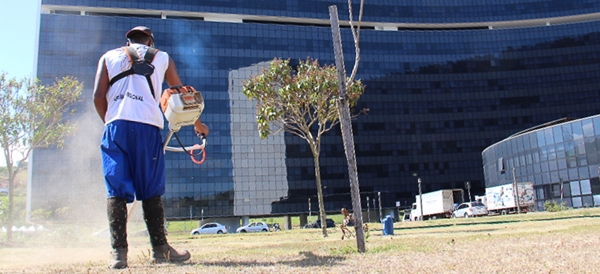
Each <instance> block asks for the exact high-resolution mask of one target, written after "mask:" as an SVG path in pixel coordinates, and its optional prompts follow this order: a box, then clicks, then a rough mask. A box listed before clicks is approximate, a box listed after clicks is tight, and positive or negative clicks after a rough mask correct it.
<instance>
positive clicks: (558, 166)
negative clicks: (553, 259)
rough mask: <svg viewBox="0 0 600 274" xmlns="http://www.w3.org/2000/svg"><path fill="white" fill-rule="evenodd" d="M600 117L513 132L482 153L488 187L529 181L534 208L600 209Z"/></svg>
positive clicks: (548, 124)
mask: <svg viewBox="0 0 600 274" xmlns="http://www.w3.org/2000/svg"><path fill="white" fill-rule="evenodd" d="M599 152H600V115H596V116H591V117H587V118H583V119H577V120H572V119H568V118H563V119H560V120H556V121H553V122H549V123H546V124H543V125H540V126H537V127H534V128H530V129H528V130H524V131H521V132H519V133H516V134H514V135H512V136H510V137H508V138H506V139H504V140H502V141H500V142H498V143H495V144H493V145H491V146H489V147H488V148H486V149H485V150H484V151H483V153H482V156H483V164H484V176H485V185H486V187H493V186H498V185H502V184H507V183H512V182H513V181H514V178H515V177H516V181H517V182H533V184H534V188H535V191H536V193H535V194H536V210H538V211H542V210H544V203H545V202H546V201H555V202H557V203H561V200H562V202H564V203H565V204H566V205H567V206H569V207H574V208H581V207H592V206H600V180H599V179H598V171H599V170H598V168H599V165H600V157H599Z"/></svg>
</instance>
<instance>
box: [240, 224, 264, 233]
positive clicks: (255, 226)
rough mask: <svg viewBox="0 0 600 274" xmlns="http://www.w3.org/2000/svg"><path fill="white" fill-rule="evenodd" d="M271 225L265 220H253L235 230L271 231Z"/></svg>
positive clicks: (242, 231)
mask: <svg viewBox="0 0 600 274" xmlns="http://www.w3.org/2000/svg"><path fill="white" fill-rule="evenodd" d="M269 230H270V229H269V225H268V224H267V223H265V222H252V223H249V224H247V225H245V226H240V227H238V229H236V230H235V232H236V233H246V232H269Z"/></svg>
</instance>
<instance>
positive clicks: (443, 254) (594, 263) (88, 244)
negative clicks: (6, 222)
mask: <svg viewBox="0 0 600 274" xmlns="http://www.w3.org/2000/svg"><path fill="white" fill-rule="evenodd" d="M371 227H372V229H371V231H369V232H368V234H367V235H368V237H367V241H366V248H367V251H366V252H365V253H358V252H357V251H356V246H357V245H356V240H355V238H351V239H350V240H341V233H340V232H339V230H338V229H330V230H329V237H326V238H324V237H322V235H321V233H320V230H319V229H294V230H289V231H282V232H268V233H252V234H227V235H203V236H189V235H187V233H184V232H182V233H171V234H170V235H169V240H170V242H171V243H172V245H173V246H174V247H176V248H177V249H187V250H189V251H190V252H191V253H192V259H191V260H190V261H189V262H186V263H183V264H168V263H167V264H160V265H152V264H149V263H148V262H147V261H148V258H149V247H150V246H149V243H148V240H147V239H146V237H143V236H137V237H136V236H132V237H130V252H129V268H127V269H125V270H120V271H112V270H109V269H108V268H107V267H106V262H107V259H108V254H109V242H108V239H107V238H96V237H83V236H80V237H78V238H77V241H76V243H71V242H72V241H71V242H70V240H69V237H65V238H63V239H62V242H61V241H58V242H56V241H54V242H50V241H46V240H39V241H38V242H36V241H35V240H34V239H32V238H31V239H26V240H23V241H22V242H20V243H12V244H10V245H8V244H6V243H3V244H2V247H1V248H0V273H114V272H117V273H201V272H210V273H278V272H285V273H307V272H309V273H598V272H599V271H600V270H599V269H600V260H599V259H598V256H599V255H598V251H599V247H600V209H589V210H571V212H569V213H568V214H567V213H535V214H524V215H520V216H494V217H483V218H476V219H462V220H460V219H449V220H436V221H427V222H407V223H395V224H394V235H387V236H383V235H382V234H383V233H382V230H381V228H382V227H381V224H377V223H375V224H371Z"/></svg>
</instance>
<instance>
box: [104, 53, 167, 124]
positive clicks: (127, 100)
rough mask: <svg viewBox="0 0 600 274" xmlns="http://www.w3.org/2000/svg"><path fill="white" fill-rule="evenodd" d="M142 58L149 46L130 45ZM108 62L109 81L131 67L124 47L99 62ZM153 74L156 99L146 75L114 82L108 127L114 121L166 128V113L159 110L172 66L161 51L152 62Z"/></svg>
mask: <svg viewBox="0 0 600 274" xmlns="http://www.w3.org/2000/svg"><path fill="white" fill-rule="evenodd" d="M131 46H132V47H133V48H134V49H135V50H136V52H137V53H138V55H139V56H140V58H144V55H145V54H146V51H148V46H146V45H142V44H131ZM102 60H104V61H105V64H106V68H107V70H108V78H109V79H112V78H113V77H115V76H117V75H118V74H119V73H121V72H122V71H126V70H128V69H129V68H130V67H131V63H130V62H129V57H127V53H125V51H124V50H123V48H118V49H113V50H110V51H108V52H106V53H105V54H104V55H103V56H102V58H101V59H100V62H102ZM152 65H154V73H152V75H151V76H150V78H151V79H152V85H153V86H154V97H153V96H152V92H151V91H150V86H149V85H148V80H146V77H145V76H142V75H137V74H132V75H129V76H127V77H124V78H122V79H120V80H118V81H117V82H115V83H114V84H113V85H112V86H111V87H110V88H109V90H108V93H107V94H106V100H107V101H108V109H107V111H106V116H105V117H104V121H106V124H108V123H110V122H112V121H115V120H127V121H133V122H140V123H144V124H149V125H154V126H156V127H158V128H161V129H162V128H163V125H164V120H163V119H164V118H163V113H162V111H161V110H160V108H159V107H158V102H159V100H160V96H161V93H162V84H163V81H164V78H165V72H166V71H167V68H168V67H169V55H168V54H167V53H166V52H163V51H158V52H157V53H156V56H155V57H154V61H152Z"/></svg>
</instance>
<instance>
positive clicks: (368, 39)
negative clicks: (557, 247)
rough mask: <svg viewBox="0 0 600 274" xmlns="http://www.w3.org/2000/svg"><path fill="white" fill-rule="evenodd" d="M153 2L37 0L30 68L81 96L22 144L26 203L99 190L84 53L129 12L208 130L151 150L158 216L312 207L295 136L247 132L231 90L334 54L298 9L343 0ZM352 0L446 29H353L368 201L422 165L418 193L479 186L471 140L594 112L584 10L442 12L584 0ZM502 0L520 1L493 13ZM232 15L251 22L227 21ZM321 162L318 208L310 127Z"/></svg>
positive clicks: (338, 200) (337, 142)
mask: <svg viewBox="0 0 600 274" xmlns="http://www.w3.org/2000/svg"><path fill="white" fill-rule="evenodd" d="M75 2H76V3H75ZM155 2H157V1H143V2H141V1H140V2H137V1H95V2H93V3H92V2H89V3H88V2H86V1H58V0H54V1H43V2H42V10H43V11H44V12H43V14H42V15H41V27H40V36H39V55H38V71H37V75H38V77H39V78H40V79H41V80H42V81H45V82H49V81H52V80H54V78H55V77H59V76H64V75H74V76H76V77H78V78H79V79H80V80H82V81H83V82H84V83H85V95H84V96H83V98H82V99H83V101H82V102H81V103H80V105H79V112H78V115H77V117H76V119H75V120H74V121H76V122H77V123H78V131H77V133H76V135H75V136H73V137H70V139H69V140H68V141H67V143H66V144H65V147H64V148H63V149H62V150H58V149H44V150H36V151H35V152H34V154H33V155H32V158H31V161H32V164H31V176H32V178H31V185H32V187H31V192H32V193H31V194H32V196H31V197H32V207H31V208H32V209H35V208H39V207H59V206H61V205H62V204H63V203H68V202H69V201H74V202H77V201H79V200H81V199H86V200H87V201H88V202H87V203H85V205H78V206H87V205H88V204H90V205H91V204H94V203H102V202H103V200H102V199H103V198H104V197H103V196H102V195H101V194H99V193H102V191H103V187H104V185H103V179H102V176H101V166H100V163H99V160H100V156H99V152H98V150H97V149H96V147H97V146H96V145H95V144H96V143H97V142H98V140H99V139H100V135H101V132H102V128H103V126H102V124H101V122H100V119H98V117H97V114H96V113H95V110H94V108H93V105H92V103H91V102H92V100H91V92H92V85H93V84H92V83H93V82H94V74H95V70H96V65H97V60H98V58H99V57H100V56H101V55H102V54H103V53H104V52H105V51H107V50H110V49H112V48H115V47H118V46H122V45H124V43H125V38H124V33H125V32H126V31H127V30H129V29H130V28H131V27H132V26H136V25H146V26H149V27H151V28H152V29H153V31H154V35H155V37H156V45H157V47H158V48H159V49H161V50H164V51H166V52H168V53H169V54H170V55H171V56H172V57H173V59H174V60H175V62H176V64H177V66H178V70H179V73H180V75H181V78H182V80H183V82H184V83H186V84H190V85H193V86H194V87H195V88H196V89H197V90H199V91H201V92H202V93H203V96H204V99H205V100H206V108H205V110H204V113H203V116H202V117H203V118H202V120H203V121H204V122H206V123H207V124H208V125H209V126H210V128H211V136H209V139H208V147H207V153H208V158H207V160H206V161H205V163H204V164H203V165H200V166H196V165H194V164H193V163H192V162H191V161H189V157H187V156H185V155H181V154H177V153H169V154H167V176H168V179H167V188H168V190H167V195H165V196H164V198H165V206H166V207H167V215H168V217H169V218H189V217H193V218H198V217H199V216H200V215H201V214H204V215H203V216H204V217H209V216H223V217H228V216H264V215H282V214H304V213H307V211H308V208H309V206H308V200H309V199H310V201H311V203H312V206H311V208H312V210H313V211H316V210H317V209H318V206H317V201H316V198H315V195H316V189H315V181H314V180H315V176H314V166H313V159H312V154H311V152H310V149H309V148H308V145H307V144H306V143H305V141H303V140H301V139H300V138H298V137H296V136H292V135H287V134H286V135H277V136H272V137H270V138H269V139H267V140H260V139H259V138H258V133H257V131H256V125H255V120H254V108H253V104H252V102H249V101H248V99H247V98H245V97H244V96H243V95H242V94H241V83H243V81H245V80H246V79H248V77H249V76H250V75H255V74H257V73H259V72H260V69H261V68H263V67H264V66H265V65H266V64H267V63H268V62H269V61H270V60H272V59H273V58H275V57H279V58H285V59H288V58H289V59H291V60H292V62H297V60H298V59H306V58H307V57H311V58H316V59H318V60H319V61H320V62H321V63H322V64H332V63H334V55H333V46H332V39H331V29H330V28H329V27H328V26H323V25H319V24H315V22H314V21H311V18H314V17H318V18H321V19H324V20H327V21H328V15H327V13H328V11H327V6H328V5H331V4H336V5H338V8H339V9H340V18H343V17H345V16H347V15H346V14H347V10H345V9H346V8H347V7H346V5H347V2H346V1H341V0H338V1H303V2H302V4H299V2H298V1H279V0H277V1H260V3H261V4H260V5H259V4H257V5H256V6H253V7H252V9H245V8H243V7H244V6H243V5H246V4H245V3H246V2H247V1H243V3H242V1H237V2H236V1H202V4H197V1H179V2H178V3H176V4H164V3H155ZM238 2H239V4H238ZM292 2H294V3H292ZM367 2H368V3H367V6H366V7H365V20H367V19H366V18H369V20H371V21H372V22H371V23H372V24H375V25H376V24H377V22H383V23H385V22H397V23H398V24H401V23H405V22H420V23H424V22H441V23H447V24H448V28H440V29H429V30H428V29H423V28H415V29H401V28H397V29H396V30H391V31H390V29H389V28H383V29H379V28H365V29H363V30H362V32H361V41H360V46H361V61H360V67H359V70H358V75H357V78H358V79H361V80H362V81H363V82H364V83H365V85H366V91H365V94H364V95H363V97H362V98H361V99H360V101H359V104H358V106H357V108H359V109H362V108H369V109H370V112H369V114H368V115H363V116H360V117H359V118H358V119H357V120H355V121H353V131H354V139H355V147H356V156H357V162H358V173H359V181H360V189H361V196H362V198H363V208H367V204H366V203H367V199H366V198H367V197H370V200H369V201H375V200H378V199H379V198H378V197H381V204H382V206H383V207H384V208H395V206H396V202H400V204H401V205H402V206H405V205H409V204H411V203H412V202H413V201H414V199H415V198H414V197H415V195H416V194H417V193H418V187H417V179H416V177H419V178H421V179H422V182H423V192H428V191H434V190H438V189H442V188H463V187H464V185H465V182H466V181H469V182H471V193H473V194H474V195H475V194H482V193H483V192H484V189H485V185H486V184H485V180H484V172H483V168H482V163H481V152H482V151H483V150H484V149H485V148H486V147H488V146H490V145H492V144H494V143H496V142H498V141H500V140H502V139H504V138H505V137H506V136H509V135H511V134H513V133H514V132H518V131H521V130H524V129H527V128H530V127H533V126H535V125H539V124H543V123H546V122H548V121H552V120H556V119H559V118H562V117H573V118H583V117H588V116H592V115H595V114H597V113H598V108H597V106H598V105H599V104H600V96H599V95H600V94H599V92H598V90H600V80H599V79H600V32H599V31H598V30H599V29H600V21H598V20H585V21H581V22H571V23H568V24H567V23H565V24H558V25H554V24H550V25H543V26H535V25H521V26H519V27H513V28H502V29H498V28H491V29H490V28H472V29H456V28H453V26H454V25H452V23H455V22H457V21H460V20H462V21H461V22H465V21H470V22H475V21H476V20H486V21H487V20H490V21H491V20H494V21H498V22H500V21H510V20H514V19H519V20H522V19H528V18H538V19H539V18H542V19H543V18H550V17H549V16H563V15H573V16H576V17H577V16H581V17H582V18H591V17H594V16H595V13H596V12H598V5H599V4H598V3H597V2H596V1H570V2H569V4H566V3H554V2H556V1H554V2H548V1H525V0H523V1H487V2H489V3H485V2H482V1H443V2H444V3H446V4H444V5H441V6H439V5H438V6H435V5H429V6H428V5H425V4H423V2H422V1H383V0H380V1H374V2H373V1H367ZM396 2H400V3H399V4H396ZM413 2H415V3H413ZM417 2H418V3H417ZM441 2H442V1H440V3H441ZM253 3H256V1H253ZM283 3H285V5H284V4H283ZM428 3H431V1H428ZM229 5H231V6H229ZM295 5H296V6H295ZM305 5H306V7H305ZM553 5H558V7H561V8H564V9H559V8H557V7H555V6H553ZM565 5H567V6H569V8H565ZM267 6H268V7H267ZM300 6H302V8H301V7H300ZM309 6H310V7H311V9H309V8H308V7H309ZM319 6H322V7H321V8H317V7H319ZM406 6H411V7H412V9H413V10H414V11H418V12H416V13H413V14H412V15H411V14H403V15H402V16H400V15H398V16H396V15H392V14H390V13H389V12H391V10H393V9H392V8H390V7H394V9H396V8H399V9H400V10H402V11H403V12H406V10H405V9H404V8H402V7H406ZM509 6H510V7H514V8H518V10H521V11H522V12H520V13H515V12H509V11H510V9H508V10H509V11H507V7H509ZM98 7H102V9H100V8H98ZM106 7H110V8H106ZM294 7H295V8H294ZM444 7H445V8H444ZM474 7H477V8H474ZM357 10H358V7H357V8H356V9H355V12H357ZM376 10H385V11H386V12H379V13H378V12H376ZM479 10H486V11H485V12H478V11H479ZM559 10H560V11H559ZM156 11H158V12H156ZM196 11H202V12H210V14H208V13H202V14H200V13H197V12H196ZM309 11H310V14H305V13H309ZM248 13H252V16H265V20H260V18H258V19H257V17H251V18H250V19H248V20H246V19H243V18H244V17H245V16H248V15H247V14H248ZM473 13H477V14H478V15H479V16H480V17H473V16H475V15H473ZM232 14H234V15H236V16H238V17H235V16H233V15H232ZM440 14H444V15H443V16H440ZM518 14H520V15H518ZM471 15H473V16H471ZM517 15H518V17H515V16H517ZM268 16H278V18H279V19H278V20H279V21H277V22H276V21H273V20H272V19H273V18H271V17H268ZM288 16H289V17H290V18H288ZM586 16H590V17H586ZM291 17H294V18H291ZM296 17H303V18H305V21H301V20H300V21H299V20H297V18H296ZM267 19H268V20H267ZM442 19H444V20H446V19H447V21H440V20H442ZM286 20H289V21H286ZM549 20H550V19H549ZM373 22H375V23H373ZM422 26H425V25H422ZM342 41H343V43H344V44H343V47H344V50H345V57H344V58H345V60H346V68H347V70H348V71H349V70H350V68H352V67H353V66H354V57H355V56H354V50H353V49H354V44H353V42H352V35H351V33H350V32H349V30H348V29H345V28H343V29H342ZM165 135H166V132H165ZM179 135H180V138H182V140H183V142H184V143H191V142H193V141H194V138H195V137H194V135H193V133H192V130H191V129H190V130H186V129H185V128H184V129H183V130H182V131H180V133H179ZM321 172H322V179H323V186H324V189H323V190H324V194H325V206H326V210H327V211H330V212H339V209H340V208H342V207H350V206H351V201H350V195H349V193H350V187H349V182H348V176H347V165H346V158H345V154H344V149H343V143H342V138H341V134H340V133H339V129H338V128H336V129H334V130H333V131H331V132H330V133H329V134H327V135H326V136H325V137H324V138H323V140H322V151H321ZM64 189H73V190H77V192H75V193H67V192H65V191H64ZM96 201H98V202H96ZM377 202H379V201H377ZM370 206H372V207H375V204H370ZM377 206H378V204H377ZM90 207H92V206H90ZM93 208H95V207H93ZM202 212H203V213H202Z"/></svg>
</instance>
